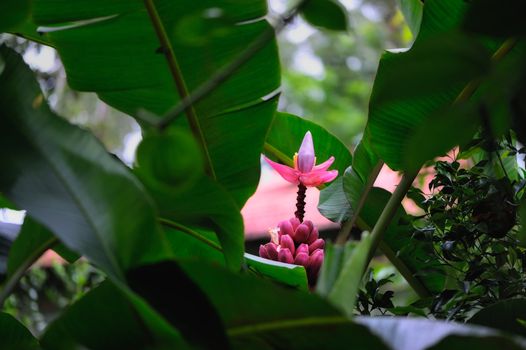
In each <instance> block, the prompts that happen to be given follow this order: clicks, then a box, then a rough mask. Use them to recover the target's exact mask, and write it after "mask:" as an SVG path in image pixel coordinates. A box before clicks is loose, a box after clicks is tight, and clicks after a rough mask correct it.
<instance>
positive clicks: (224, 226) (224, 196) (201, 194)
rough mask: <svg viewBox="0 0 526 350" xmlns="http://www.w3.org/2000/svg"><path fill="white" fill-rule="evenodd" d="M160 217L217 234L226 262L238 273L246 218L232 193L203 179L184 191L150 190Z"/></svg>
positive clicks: (211, 181) (241, 257)
mask: <svg viewBox="0 0 526 350" xmlns="http://www.w3.org/2000/svg"><path fill="white" fill-rule="evenodd" d="M149 190H150V192H151V194H152V196H153V198H154V199H155V201H156V203H157V205H158V207H159V211H160V215H161V216H162V217H163V218H167V219H169V220H173V221H175V222H184V223H185V224H188V225H191V226H193V227H194V228H196V229H197V230H200V229H212V230H214V231H215V232H216V233H217V238H218V239H219V242H220V243H221V247H222V249H223V253H224V259H225V261H226V263H227V264H228V265H229V266H230V267H231V268H233V269H234V270H238V269H239V268H240V267H241V264H242V262H243V252H244V234H243V232H244V229H243V218H242V217H241V214H240V212H239V209H238V208H237V206H236V203H235V202H234V200H233V199H232V197H231V196H230V195H229V193H228V192H227V191H226V190H225V189H224V188H223V187H222V186H221V185H219V184H218V183H217V182H215V181H213V180H212V179H210V178H208V177H206V176H202V177H201V178H199V179H198V180H197V181H196V182H195V183H194V184H193V185H192V186H190V187H189V188H187V189H186V190H184V191H170V190H163V189H162V188H149Z"/></svg>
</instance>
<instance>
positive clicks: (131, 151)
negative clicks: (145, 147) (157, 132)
mask: <svg viewBox="0 0 526 350" xmlns="http://www.w3.org/2000/svg"><path fill="white" fill-rule="evenodd" d="M141 140H142V134H141V130H134V131H133V132H131V133H129V134H128V135H126V137H125V138H124V150H123V151H122V161H123V162H124V163H126V164H127V165H129V166H131V165H132V164H133V162H134V161H135V151H136V150H137V146H139V143H141Z"/></svg>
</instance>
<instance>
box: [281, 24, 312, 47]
mask: <svg viewBox="0 0 526 350" xmlns="http://www.w3.org/2000/svg"><path fill="white" fill-rule="evenodd" d="M314 33H316V29H314V28H312V27H311V26H310V25H308V24H307V23H305V21H304V20H302V19H301V18H299V17H298V18H296V19H295V21H294V23H292V24H290V25H289V27H288V28H287V30H286V31H285V33H284V35H285V38H286V39H287V40H288V41H290V42H291V43H293V44H296V45H297V44H301V43H302V42H304V41H305V40H307V39H308V38H309V37H310V36H311V35H312V34H314Z"/></svg>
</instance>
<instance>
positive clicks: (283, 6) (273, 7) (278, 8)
mask: <svg viewBox="0 0 526 350" xmlns="http://www.w3.org/2000/svg"><path fill="white" fill-rule="evenodd" d="M268 6H269V8H270V11H272V12H275V13H279V14H281V13H284V12H285V11H287V2H286V1H285V0H269V1H268Z"/></svg>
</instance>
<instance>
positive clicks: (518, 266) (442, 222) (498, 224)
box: [414, 153, 526, 320]
mask: <svg viewBox="0 0 526 350" xmlns="http://www.w3.org/2000/svg"><path fill="white" fill-rule="evenodd" d="M491 154H492V153H490V155H491ZM488 164H489V161H488V160H482V161H480V162H479V163H477V164H476V165H475V166H473V167H472V168H470V169H465V168H462V167H460V163H459V162H457V161H454V162H445V161H440V162H437V163H436V165H435V169H436V175H435V178H434V179H433V180H432V181H431V183H430V184H429V189H430V190H434V191H435V193H434V194H433V195H431V196H430V197H429V198H428V199H427V200H425V201H424V202H422V203H421V205H422V207H423V208H424V209H425V211H426V215H425V218H424V219H423V220H417V221H415V225H417V230H416V232H415V234H414V237H415V238H416V239H418V240H422V241H426V242H432V244H433V246H434V254H433V255H431V256H430V259H438V260H439V261H440V262H441V264H442V265H443V266H444V269H445V271H446V273H447V276H448V278H447V281H448V283H447V284H446V287H445V289H444V290H443V291H442V292H440V293H439V294H438V295H437V296H436V297H435V298H434V300H433V302H432V304H430V312H431V313H432V314H433V315H435V316H437V317H440V318H446V319H455V320H465V319H466V318H467V317H469V315H471V314H473V312H474V311H476V310H477V309H480V308H482V307H486V306H488V305H491V304H493V303H495V302H497V301H499V300H506V299H510V298H515V297H517V296H521V295H524V293H526V289H525V288H526V287H525V286H526V277H525V273H524V272H525V270H524V269H525V266H524V262H525V261H526V251H525V250H524V249H523V248H522V247H520V246H518V240H517V234H516V233H517V232H516V229H515V226H516V224H517V206H518V196H517V193H516V189H515V188H514V185H515V184H516V183H515V182H513V181H512V180H510V179H509V178H508V177H500V178H497V177H495V176H494V175H492V173H493V171H492V170H491V168H489V170H488V167H487V165H488Z"/></svg>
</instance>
